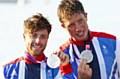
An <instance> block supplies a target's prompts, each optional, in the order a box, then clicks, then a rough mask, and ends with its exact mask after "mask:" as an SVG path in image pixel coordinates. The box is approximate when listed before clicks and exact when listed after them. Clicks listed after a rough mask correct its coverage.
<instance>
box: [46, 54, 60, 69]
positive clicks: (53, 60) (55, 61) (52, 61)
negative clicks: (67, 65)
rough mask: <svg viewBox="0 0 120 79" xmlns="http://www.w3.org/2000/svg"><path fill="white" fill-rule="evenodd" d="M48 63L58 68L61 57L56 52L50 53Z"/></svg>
mask: <svg viewBox="0 0 120 79" xmlns="http://www.w3.org/2000/svg"><path fill="white" fill-rule="evenodd" d="M47 65H48V66H49V67H50V68H57V67H59V65H60V59H59V57H58V56H57V55H55V54H50V55H49V56H48V59H47Z"/></svg>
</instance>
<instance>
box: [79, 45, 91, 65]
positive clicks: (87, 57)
mask: <svg viewBox="0 0 120 79" xmlns="http://www.w3.org/2000/svg"><path fill="white" fill-rule="evenodd" d="M89 48H90V46H89V45H86V49H85V50H83V51H82V52H81V57H80V58H82V59H85V60H87V63H90V62H92V60H93V54H92V51H91V50H90V49H89Z"/></svg>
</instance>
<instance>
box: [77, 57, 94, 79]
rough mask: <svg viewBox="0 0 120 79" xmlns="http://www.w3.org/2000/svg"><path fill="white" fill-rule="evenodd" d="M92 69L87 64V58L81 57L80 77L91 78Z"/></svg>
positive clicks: (83, 78)
mask: <svg viewBox="0 0 120 79" xmlns="http://www.w3.org/2000/svg"><path fill="white" fill-rule="evenodd" d="M91 76H92V69H91V68H90V67H89V65H88V64H87V61H86V60H85V59H81V61H80V65H79V66H78V79H91Z"/></svg>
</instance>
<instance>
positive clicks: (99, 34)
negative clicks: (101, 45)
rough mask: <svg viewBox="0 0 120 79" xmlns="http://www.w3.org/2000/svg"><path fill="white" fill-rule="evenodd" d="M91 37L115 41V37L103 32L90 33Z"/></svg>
mask: <svg viewBox="0 0 120 79" xmlns="http://www.w3.org/2000/svg"><path fill="white" fill-rule="evenodd" d="M91 35H92V37H101V38H108V39H113V40H116V36H115V35H112V34H109V33H105V32H94V31H92V32H91Z"/></svg>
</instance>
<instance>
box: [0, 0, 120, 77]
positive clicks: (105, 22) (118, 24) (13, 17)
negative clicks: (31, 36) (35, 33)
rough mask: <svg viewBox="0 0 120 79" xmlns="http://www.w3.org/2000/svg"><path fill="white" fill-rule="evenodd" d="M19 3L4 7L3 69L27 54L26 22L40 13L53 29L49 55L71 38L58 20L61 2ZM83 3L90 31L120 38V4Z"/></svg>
mask: <svg viewBox="0 0 120 79" xmlns="http://www.w3.org/2000/svg"><path fill="white" fill-rule="evenodd" d="M19 1H21V2H18V3H17V4H10V3H6V4H2V3H0V11H1V12H0V18H1V19H0V67H1V64H3V63H5V62H7V61H10V60H12V59H14V58H17V57H19V56H21V55H23V54H24V50H25V46H24V39H23V36H22V33H23V20H24V19H26V18H27V17H29V16H31V15H32V14H35V13H36V12H41V13H42V14H43V15H44V16H45V17H47V18H48V20H49V21H50V22H51V24H52V28H53V29H52V32H51V34H50V38H49V41H48V46H47V48H46V50H45V52H52V51H54V49H56V48H58V46H59V45H60V44H61V43H63V42H64V41H65V40H66V39H67V38H68V37H69V36H68V34H67V32H66V31H65V30H64V29H63V28H62V27H61V26H60V23H59V21H58V17H57V12H56V10H57V5H58V4H59V2H60V0H31V1H28V0H26V1H28V2H27V3H24V1H23V0H19ZM45 1H48V3H47V2H45ZM81 2H82V3H83V5H84V8H85V11H86V12H87V13H88V24H89V28H90V30H93V31H103V32H108V33H111V34H114V35H116V36H117V37H119V34H120V31H119V29H120V10H119V9H118V8H119V7H120V5H119V3H120V0H81ZM46 54H47V53H46ZM0 70H1V69H0ZM1 72H2V71H0V77H1ZM0 79H1V78H0Z"/></svg>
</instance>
